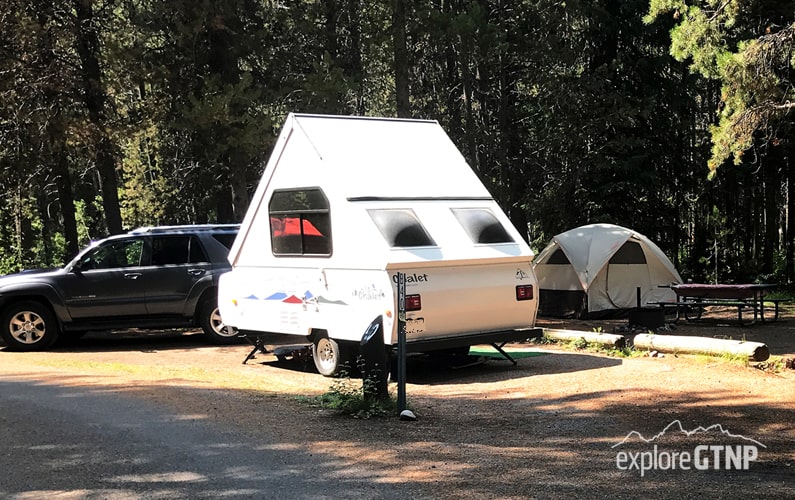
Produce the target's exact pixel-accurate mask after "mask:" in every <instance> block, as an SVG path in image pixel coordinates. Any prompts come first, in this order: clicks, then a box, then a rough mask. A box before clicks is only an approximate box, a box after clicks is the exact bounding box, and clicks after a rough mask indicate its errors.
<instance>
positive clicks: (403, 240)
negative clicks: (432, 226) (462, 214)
mask: <svg viewBox="0 0 795 500" xmlns="http://www.w3.org/2000/svg"><path fill="white" fill-rule="evenodd" d="M367 212H368V213H369V214H370V217H371V218H372V219H373V222H375V225H376V226H378V230H379V231H381V234H382V235H383V236H384V239H386V241H387V243H389V246H390V247H427V246H436V242H435V241H433V238H431V235H430V234H428V231H426V230H425V228H424V227H423V225H422V223H421V222H420V220H419V219H418V218H417V216H416V215H415V214H414V211H413V210H411V209H410V208H407V209H383V210H368V211H367Z"/></svg>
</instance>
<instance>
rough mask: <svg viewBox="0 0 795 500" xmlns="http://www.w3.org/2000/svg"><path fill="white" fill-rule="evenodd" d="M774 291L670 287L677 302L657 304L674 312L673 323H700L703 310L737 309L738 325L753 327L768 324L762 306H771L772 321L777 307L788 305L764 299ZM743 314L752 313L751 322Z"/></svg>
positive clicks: (745, 286) (756, 285)
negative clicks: (713, 307)
mask: <svg viewBox="0 0 795 500" xmlns="http://www.w3.org/2000/svg"><path fill="white" fill-rule="evenodd" d="M775 287H776V285H772V284H764V283H748V284H715V285H709V284H700V283H686V284H681V285H671V289H672V290H673V291H674V293H676V300H675V301H668V302H656V304H657V305H658V306H660V307H661V308H663V309H664V310H665V309H666V308H673V309H674V310H675V313H676V318H675V319H676V320H679V319H680V318H681V316H682V315H684V317H685V319H686V320H688V321H692V320H698V319H701V318H702V316H703V314H704V313H705V308H706V307H710V306H716V307H733V308H736V309H737V321H738V322H739V323H740V324H753V323H755V322H757V321H760V322H765V321H767V320H768V318H766V317H765V304H766V303H769V304H773V311H774V313H773V316H772V318H771V320H772V321H775V320H777V319H778V317H779V309H780V304H781V303H782V302H787V301H788V299H782V298H769V297H767V293H768V292H769V291H770V290H771V289H773V288H775ZM746 311H750V312H751V313H753V319H752V320H750V321H744V320H743V313H744V312H746ZM747 317H748V316H746V318H747Z"/></svg>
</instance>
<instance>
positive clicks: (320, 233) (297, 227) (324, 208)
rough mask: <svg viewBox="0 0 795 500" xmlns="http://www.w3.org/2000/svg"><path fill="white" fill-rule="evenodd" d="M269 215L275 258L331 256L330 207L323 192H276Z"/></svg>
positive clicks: (292, 190) (270, 205) (298, 190)
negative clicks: (287, 256)
mask: <svg viewBox="0 0 795 500" xmlns="http://www.w3.org/2000/svg"><path fill="white" fill-rule="evenodd" d="M268 212H269V215H270V228H271V245H272V248H273V254H274V255H331V219H330V216H329V203H328V199H327V198H326V195H325V194H323V191H322V190H320V188H308V189H286V190H278V191H274V192H273V196H272V197H271V200H270V203H269V204H268Z"/></svg>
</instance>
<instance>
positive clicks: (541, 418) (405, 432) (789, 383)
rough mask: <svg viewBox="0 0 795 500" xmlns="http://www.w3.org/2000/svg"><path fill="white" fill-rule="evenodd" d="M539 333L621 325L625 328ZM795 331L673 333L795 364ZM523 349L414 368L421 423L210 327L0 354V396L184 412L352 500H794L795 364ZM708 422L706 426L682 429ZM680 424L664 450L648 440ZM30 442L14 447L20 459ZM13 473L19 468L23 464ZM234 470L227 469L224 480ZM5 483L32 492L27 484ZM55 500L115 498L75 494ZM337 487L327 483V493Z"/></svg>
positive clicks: (792, 324)
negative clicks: (742, 342)
mask: <svg viewBox="0 0 795 500" xmlns="http://www.w3.org/2000/svg"><path fill="white" fill-rule="evenodd" d="M539 323H540V324H539V326H545V327H550V328H568V329H580V330H584V331H592V330H593V329H602V330H603V331H613V330H614V329H615V328H620V327H622V325H625V323H626V320H613V321H603V322H593V321H592V322H584V321H552V320H541V321H540V322H539ZM793 330H795V320H793V319H791V318H789V317H786V316H785V317H784V318H782V320H780V321H778V322H773V323H766V324H760V325H754V326H751V327H737V326H731V325H725V324H712V323H692V324H691V323H680V324H678V325H677V326H676V329H675V330H672V331H671V332H670V333H671V334H676V335H699V336H709V337H716V336H717V337H722V338H726V337H730V338H735V339H742V338H745V339H746V340H753V341H761V342H766V343H767V344H768V345H769V347H770V351H771V353H772V354H773V356H782V355H788V354H790V355H791V353H795V332H794V331H793ZM510 347H512V348H515V349H524V350H528V349H531V350H534V351H538V352H540V353H541V355H539V356H533V357H527V358H523V359H519V360H518V363H517V365H516V366H513V365H512V364H511V363H509V362H507V361H505V360H488V361H485V362H482V363H477V364H473V365H471V366H467V367H460V368H453V367H450V366H446V365H444V364H439V363H431V362H429V361H427V360H423V359H416V360H412V362H411V363H410V365H409V380H408V386H407V393H408V399H409V405H410V407H411V409H412V410H413V411H414V412H415V413H416V415H417V417H418V419H417V420H416V421H413V422H411V421H401V420H399V419H398V418H396V417H385V418H371V419H367V420H362V419H353V418H350V417H345V416H339V415H336V414H334V413H333V412H331V411H329V410H325V409H321V408H317V407H313V406H311V405H309V404H307V403H306V402H305V401H302V400H301V399H300V398H299V397H298V396H316V395H319V394H322V393H324V392H326V391H328V389H329V387H330V386H331V384H332V382H333V380H332V379H328V378H324V377H321V376H320V375H318V374H316V373H315V372H314V371H313V370H312V369H311V367H309V366H307V363H306V362H304V361H303V360H291V361H287V362H279V361H277V360H276V358H275V357H273V356H271V355H263V354H259V355H258V356H257V357H256V358H255V359H254V360H252V361H249V363H247V364H245V365H243V364H242V361H243V359H244V358H245V356H246V354H247V353H248V351H249V347H248V346H247V345H235V346H226V347H210V346H206V345H204V344H203V341H202V338H201V336H200V335H196V334H191V333H182V332H161V333H158V334H148V335H118V334H90V335H88V336H86V337H85V338H84V339H82V340H81V341H80V342H78V343H76V344H74V345H72V346H69V347H62V348H59V349H57V350H55V351H52V352H47V353H12V352H0V380H2V382H4V383H5V385H4V386H3V387H4V388H2V389H1V390H9V389H8V384H9V383H26V384H27V383H35V384H45V385H47V386H53V387H57V388H67V389H70V390H71V389H75V388H79V389H80V390H81V391H82V392H84V393H90V394H106V395H107V394H110V395H114V396H116V397H120V398H125V401H133V402H134V401H140V402H141V404H142V405H144V404H145V405H149V406H152V407H154V408H157V409H158V411H162V412H166V413H168V414H170V415H172V416H173V418H174V419H176V420H179V419H193V420H201V421H202V422H207V423H209V424H212V425H215V426H218V427H219V428H221V429H223V432H224V433H231V434H234V435H235V436H237V437H239V438H240V439H244V440H246V441H247V442H251V443H258V442H260V443H263V444H267V446H264V445H263V449H262V450H260V452H261V453H275V452H276V451H279V450H280V451H282V452H283V451H284V450H290V451H291V452H293V453H295V454H296V456H303V457H304V459H305V460H306V462H307V463H310V462H311V463H312V464H313V466H312V467H311V468H303V469H301V468H299V467H297V466H296V465H295V464H287V465H285V466H284V470H283V471H282V472H281V474H282V476H280V477H282V478H283V477H284V475H287V477H288V478H290V477H292V478H293V479H294V481H295V484H296V485H301V484H304V483H306V482H307V481H313V480H318V479H320V478H322V479H323V480H324V481H330V483H328V484H334V485H337V486H339V485H344V486H345V488H346V491H347V492H348V493H349V495H346V496H350V497H357V498H384V497H386V496H389V495H385V494H384V492H385V491H389V488H394V493H396V494H399V496H405V497H409V498H472V497H481V498H583V497H613V498H636V497H655V498H694V497H701V498H725V497H729V496H736V495H738V494H740V495H750V494H753V495H755V496H757V495H758V496H763V497H764V496H770V497H775V498H786V497H789V498H793V497H795V482H794V481H793V480H792V478H793V477H794V476H793V463H794V462H795V450H794V449H793V443H795V427H793V422H795V397H794V396H795V383H793V382H795V371H793V370H790V369H786V368H781V367H774V366H772V365H771V364H770V363H768V364H761V365H751V366H744V365H743V364H741V363H737V362H736V361H731V360H725V359H720V358H709V357H705V356H691V355H676V356H675V355H665V356H664V357H647V356H635V357H616V356H610V355H608V354H606V353H604V352H595V351H593V352H592V351H576V350H573V349H571V348H568V347H561V346H550V345H530V346H528V345H513V346H510ZM763 368H764V369H763ZM352 383H356V381H355V380H354V381H353V382H352ZM392 390H393V391H394V388H392ZM0 417H2V421H3V422H4V423H5V425H6V426H7V427H8V428H9V429H13V423H12V422H10V421H9V418H10V417H11V412H10V410H8V409H6V410H5V411H4V410H0ZM13 418H18V416H15V417H13ZM677 422H678V423H677ZM671 424H673V427H669V425H671ZM716 424H719V425H720V426H721V427H720V429H718V428H716V427H714V426H716ZM73 425H74V423H69V427H67V426H66V423H64V428H70V427H71V426H73ZM680 427H681V430H680ZM698 427H703V428H706V429H708V430H707V431H705V432H682V431H693V430H696V429H697V428H698ZM666 428H668V432H666V433H665V434H664V435H660V436H658V437H657V439H656V440H654V441H653V442H646V441H644V439H650V438H652V437H653V436H655V435H657V434H659V433H661V432H662V431H663V430H665V429H666ZM721 430H722V431H724V432H720V431H721ZM89 431H90V429H89ZM632 431H635V433H637V434H632ZM80 432H87V431H86V429H81V431H80ZM89 434H90V432H89ZM638 435H640V436H641V437H638ZM628 436H629V439H628V440H627V441H626V442H623V440H624V439H625V438H626V437H628ZM17 441H18V439H17V440H15V441H14V442H15V443H17V445H16V446H15V448H14V450H15V451H14V452H13V453H20V452H21V451H20V450H24V445H22V444H19V443H18V442H17ZM41 445H42V443H39V444H38V446H41ZM655 445H657V448H656V450H657V451H656V453H655ZM699 446H701V447H704V446H707V447H708V446H713V448H701V449H702V451H703V453H701V454H700V455H699V457H700V458H699V460H696V453H697V450H696V449H697V447H699ZM743 446H745V448H743ZM751 446H753V447H755V452H756V455H757V456H756V459H755V460H749V461H748V462H747V465H748V470H742V467H743V465H744V464H743V463H742V461H741V460H738V461H730V462H729V463H728V465H729V466H730V468H729V470H727V467H726V461H725V456H723V455H716V453H720V452H725V450H726V447H729V448H731V450H737V451H741V450H742V451H743V452H746V453H748V454H750V453H752V452H753V451H754V450H751V448H750V447H751ZM706 450H709V451H706ZM747 450H748V451H747ZM621 453H623V455H621ZM688 454H689V455H688ZM683 455H684V456H685V457H686V458H688V459H690V460H683ZM748 456H749V458H750V455H748ZM622 457H624V458H625V459H626V460H624V461H622ZM655 457H656V460H657V462H656V464H655V463H653V461H654V460H655ZM6 458H9V457H6ZM715 458H720V460H719V461H717V462H718V463H717V464H716V460H715ZM647 459H648V460H649V462H648V465H649V466H648V467H647V466H646V465H647V463H646V460H647ZM707 459H709V462H706V461H705V460H707ZM219 460H220V459H219ZM3 463H5V464H6V467H16V466H19V463H20V462H19V461H17V460H15V457H10V459H9V460H6V461H5V462H3ZM9 463H10V464H11V465H8V464H9ZM672 463H673V465H671V464H672ZM14 464H16V465H14ZM206 465H207V464H205V466H206ZM653 465H656V466H654V467H653ZM696 465H698V466H699V467H701V468H703V467H702V466H703V465H708V466H709V469H708V470H700V469H699V468H698V467H696ZM222 466H223V464H220V463H219V464H218V467H219V471H223V470H226V469H224V468H223V467H222ZM620 466H621V467H623V469H625V470H622V469H621V468H620ZM716 467H717V468H716ZM738 467H739V468H740V470H736V469H737V468H738ZM641 469H643V470H641ZM307 470H308V471H309V472H307ZM13 472H14V471H7V473H6V475H8V474H9V473H13ZM229 474H230V476H224V481H223V482H221V483H220V484H223V485H225V486H224V488H220V489H219V490H218V491H216V492H215V493H216V494H217V495H218V496H229V497H233V498H239V497H247V496H251V497H255V496H261V492H259V493H258V494H257V495H255V494H252V493H251V492H249V493H248V494H247V493H246V492H245V491H242V490H240V491H236V490H235V489H234V488H232V487H228V486H226V485H228V484H231V483H232V482H233V481H232V479H234V475H233V474H234V472H233V471H230V472H229ZM312 476H315V477H312ZM186 480H187V481H189V479H186ZM0 484H2V483H1V482H0ZM385 488H387V489H385ZM154 490H155V487H154V485H153V486H152V491H154ZM0 491H2V492H3V493H4V494H5V495H6V496H16V497H17V498H25V497H31V498H32V497H34V496H36V494H35V493H36V492H32V491H26V490H24V489H19V488H18V489H16V490H15V489H13V488H11V489H9V488H5V489H3V488H0ZM135 491H138V492H139V493H136V494H133V495H132V496H131V497H132V498H138V497H147V495H146V494H145V493H144V494H141V493H140V491H146V489H145V488H144V489H143V490H142V489H141V487H140V485H138V487H137V489H136V490H135ZM241 491H242V492H241ZM301 491H303V490H301V489H300V488H299V487H298V486H297V487H296V490H295V491H294V492H292V493H294V495H290V494H288V495H287V497H290V496H294V497H296V498H318V496H317V494H312V495H309V494H306V495H304V494H301ZM49 493H53V492H52V491H50V492H49ZM55 493H57V494H58V495H60V496H62V497H64V498H83V497H86V498H88V497H91V498H100V497H102V498H108V497H112V496H113V495H108V494H107V492H105V494H103V493H102V492H100V491H94V492H92V491H91V490H90V489H88V490H86V489H85V488H83V489H78V488H77V486H74V487H68V488H63V489H60V490H58V489H57V488H56V490H55ZM282 493H283V492H282ZM338 493H339V490H338V488H330V489H329V491H328V495H327V496H328V497H333V496H337V494H338ZM136 495H139V496H136ZM321 497H322V495H321Z"/></svg>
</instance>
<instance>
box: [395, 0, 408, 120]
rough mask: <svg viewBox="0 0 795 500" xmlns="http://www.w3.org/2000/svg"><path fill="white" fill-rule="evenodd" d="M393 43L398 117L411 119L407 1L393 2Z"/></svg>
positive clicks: (396, 0) (397, 0)
mask: <svg viewBox="0 0 795 500" xmlns="http://www.w3.org/2000/svg"><path fill="white" fill-rule="evenodd" d="M392 43H393V45H394V54H395V98H396V101H397V103H396V104H397V115H398V117H400V118H411V103H410V102H409V52H408V46H407V44H406V0H393V1H392Z"/></svg>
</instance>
